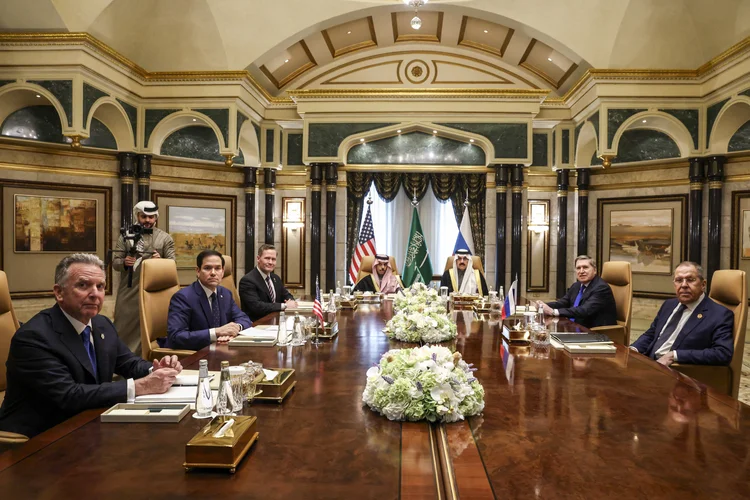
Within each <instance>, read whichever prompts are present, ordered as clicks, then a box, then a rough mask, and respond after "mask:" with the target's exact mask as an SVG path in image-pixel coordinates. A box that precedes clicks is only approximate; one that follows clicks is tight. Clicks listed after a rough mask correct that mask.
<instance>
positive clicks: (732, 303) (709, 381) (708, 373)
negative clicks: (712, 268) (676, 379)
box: [670, 269, 747, 399]
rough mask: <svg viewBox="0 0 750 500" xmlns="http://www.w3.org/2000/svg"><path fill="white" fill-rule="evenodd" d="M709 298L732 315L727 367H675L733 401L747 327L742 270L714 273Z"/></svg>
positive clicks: (737, 387)
mask: <svg viewBox="0 0 750 500" xmlns="http://www.w3.org/2000/svg"><path fill="white" fill-rule="evenodd" d="M708 296H709V297H710V298H711V299H713V301H714V302H716V303H717V304H721V305H722V306H724V307H726V308H727V309H729V310H730V311H732V312H733V313H734V353H733V355H732V360H731V361H730V362H729V366H708V365H684V364H680V363H674V364H672V365H671V367H670V368H674V369H675V370H678V371H680V372H682V373H684V374H685V375H688V376H690V377H693V378H694V379H696V380H699V381H700V382H703V383H704V384H706V385H708V386H711V387H713V388H714V389H716V390H718V391H720V392H723V393H725V394H727V395H729V396H732V397H733V398H735V399H736V398H737V395H738V393H739V390H740V376H741V374H742V356H743V354H744V351H745V328H746V327H747V283H746V277H745V271H739V270H737V269H721V270H719V271H716V272H714V276H713V279H712V280H711V292H710V293H709V294H708Z"/></svg>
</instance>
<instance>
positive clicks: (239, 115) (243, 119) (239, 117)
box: [237, 111, 249, 147]
mask: <svg viewBox="0 0 750 500" xmlns="http://www.w3.org/2000/svg"><path fill="white" fill-rule="evenodd" d="M247 120H249V118H248V117H247V116H245V115H243V114H242V113H240V112H239V111H237V147H239V144H240V131H242V125H244V123H245V122H246V121H247Z"/></svg>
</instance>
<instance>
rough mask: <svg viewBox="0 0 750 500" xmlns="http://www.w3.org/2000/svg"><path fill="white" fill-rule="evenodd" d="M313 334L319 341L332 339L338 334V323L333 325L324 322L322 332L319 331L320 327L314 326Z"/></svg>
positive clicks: (335, 322)
mask: <svg viewBox="0 0 750 500" xmlns="http://www.w3.org/2000/svg"><path fill="white" fill-rule="evenodd" d="M314 330H315V334H316V335H317V336H318V338H321V339H328V340H330V339H332V338H334V337H335V336H336V335H338V334H339V322H338V321H334V322H333V323H328V322H326V324H325V327H324V328H323V330H321V329H320V325H317V326H315V328H314Z"/></svg>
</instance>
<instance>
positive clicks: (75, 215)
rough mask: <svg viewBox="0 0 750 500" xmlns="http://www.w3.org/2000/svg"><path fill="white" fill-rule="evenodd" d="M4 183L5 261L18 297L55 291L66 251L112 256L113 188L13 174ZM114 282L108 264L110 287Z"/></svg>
mask: <svg viewBox="0 0 750 500" xmlns="http://www.w3.org/2000/svg"><path fill="white" fill-rule="evenodd" d="M0 186H1V189H0V192H1V194H0V199H1V200H2V201H1V202H0V214H1V216H0V220H2V231H0V233H1V234H0V241H2V254H1V256H0V267H2V269H3V270H4V271H5V272H6V274H7V275H8V283H9V285H10V291H11V296H12V297H13V298H33V297H49V296H52V295H53V294H52V287H53V285H54V281H55V280H54V273H55V266H56V265H57V263H58V262H59V261H60V259H62V258H63V257H64V256H65V255H69V254H72V253H76V252H83V253H93V254H96V255H98V256H99V257H100V258H101V259H102V260H103V261H105V262H106V261H107V257H108V252H109V250H110V245H111V241H112V235H111V233H112V227H111V226H112V224H111V212H112V207H111V203H112V201H111V200H112V188H110V187H100V186H91V187H88V186H82V185H80V184H79V185H68V184H52V183H46V182H30V181H28V182H27V181H11V180H7V181H6V180H0ZM30 270H33V272H30ZM111 283H112V279H111V269H107V293H111Z"/></svg>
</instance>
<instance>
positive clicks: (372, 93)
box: [288, 88, 550, 100]
mask: <svg viewBox="0 0 750 500" xmlns="http://www.w3.org/2000/svg"><path fill="white" fill-rule="evenodd" d="M549 92H550V91H549V90H546V89H473V88H458V89H394V88H391V89H299V90H289V91H288V94H289V95H290V96H291V97H292V99H295V100H297V99H301V98H329V99H336V98H360V99H361V98H377V97H386V98H387V97H393V98H401V99H402V98H406V97H417V98H419V97H423V98H424V97H447V98H453V99H459V98H467V99H485V98H507V99H533V98H537V99H543V98H544V97H546V96H547V94H548V93H549Z"/></svg>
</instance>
